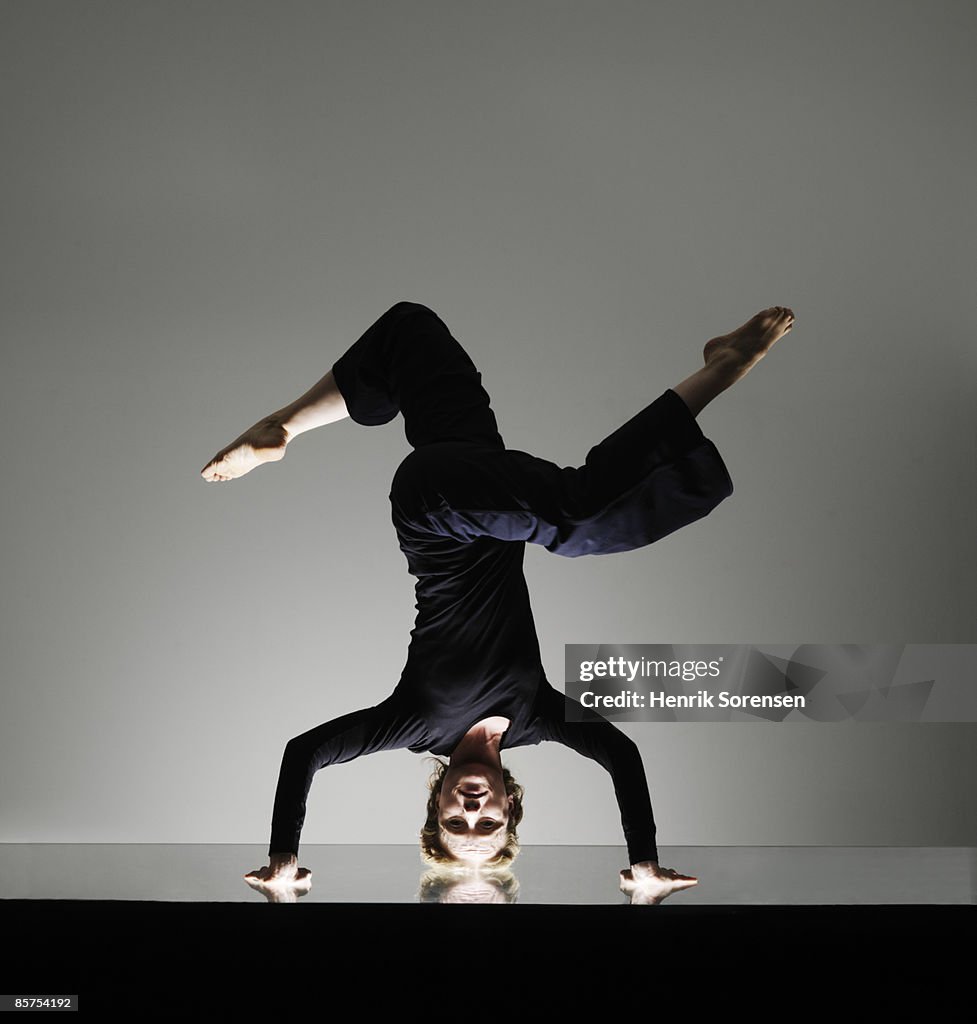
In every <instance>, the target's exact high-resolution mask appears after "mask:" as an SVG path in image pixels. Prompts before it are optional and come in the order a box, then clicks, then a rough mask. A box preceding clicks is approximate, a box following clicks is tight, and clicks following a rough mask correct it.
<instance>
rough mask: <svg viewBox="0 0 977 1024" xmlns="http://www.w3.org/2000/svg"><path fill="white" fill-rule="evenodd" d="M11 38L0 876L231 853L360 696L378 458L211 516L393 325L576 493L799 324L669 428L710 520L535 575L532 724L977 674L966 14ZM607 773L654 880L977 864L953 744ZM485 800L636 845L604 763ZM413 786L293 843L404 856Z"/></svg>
mask: <svg viewBox="0 0 977 1024" xmlns="http://www.w3.org/2000/svg"><path fill="white" fill-rule="evenodd" d="M0 13H2V21H3V26H2V32H0V67H2V68H3V72H2V76H3V77H2V81H3V88H2V89H0V104H2V108H0V109H2V118H3V138H4V156H3V160H2V161H0V175H2V185H3V191H2V194H3V225H2V232H0V237H2V261H3V262H2V267H0V270H2V274H0V289H2V303H0V317H2V344H3V372H2V374H0V394H2V402H0V424H2V437H3V438H4V442H5V443H4V449H3V466H4V474H3V488H2V491H0V526H2V538H3V545H2V591H0V601H2V606H0V610H2V616H0V630H2V635H0V639H2V664H0V669H2V701H3V709H2V716H0V806H2V811H0V840H2V841H6V842H27V841H32V842H46V841H50V842H55V841H56V842H66V841H81V842H85V841H88V842H93V841H100V842H113V841H118V842H255V843H263V842H265V840H266V838H267V834H268V823H269V820H270V814H271V804H272V797H273V794H274V787H275V782H276V779H277V773H278V764H279V759H280V756H281V750H282V747H283V746H284V743H285V741H286V740H287V739H288V738H289V737H290V736H292V735H295V734H297V733H299V732H302V731H304V730H305V729H307V728H310V727H311V726H313V725H315V724H317V723H319V722H321V721H324V720H326V719H328V718H331V717H334V716H336V715H338V714H342V713H345V712H346V711H350V710H353V709H355V708H357V707H360V706H364V705H366V704H372V703H375V702H376V701H377V700H379V699H381V698H382V697H384V696H386V694H387V693H388V692H389V691H390V690H391V689H392V687H393V686H394V684H395V683H396V681H397V678H398V676H399V673H400V669H401V667H402V664H403V659H404V655H405V652H406V645H407V640H408V631H409V629H410V626H411V624H412V619H413V607H412V596H413V591H412V580H411V578H410V577H409V576H408V575H407V573H406V571H405V569H406V567H405V564H404V562H403V559H402V556H401V554H400V552H399V550H398V549H397V545H396V539H395V536H394V533H393V530H392V528H391V526H390V524H389V519H388V507H387V500H386V496H387V492H388V488H389V481H390V477H391V475H392V473H393V470H394V469H395V467H396V465H397V463H398V461H399V459H400V458H401V457H402V456H403V455H404V454H405V453H406V451H407V450H408V449H407V446H406V442H405V440H404V438H403V431H402V428H401V426H400V421H397V422H396V423H394V424H392V425H391V426H390V427H388V428H387V429H376V430H367V429H364V428H361V427H357V426H356V425H355V424H353V423H351V422H350V421H345V422H343V423H340V424H335V425H333V426H331V427H327V428H325V429H323V430H320V431H317V432H313V433H310V434H308V435H305V436H303V437H301V438H300V439H299V440H298V441H296V442H295V444H294V445H293V446H291V447H290V449H289V452H288V456H287V458H286V459H285V460H284V461H283V462H281V463H279V464H277V465H272V466H266V467H262V468H261V469H259V470H257V471H256V472H254V473H252V474H251V475H250V476H248V477H247V478H245V479H242V480H239V481H236V482H234V483H232V484H226V485H212V484H205V483H203V482H202V481H201V479H200V477H199V475H198V473H199V470H200V468H201V467H202V466H203V465H204V463H205V462H206V461H207V460H208V459H209V458H210V456H211V455H212V454H213V453H214V452H215V451H217V450H218V449H219V448H220V447H222V446H223V445H224V444H225V443H227V442H228V441H230V440H231V439H232V438H233V437H235V436H237V434H238V433H240V431H241V430H243V429H244V428H245V427H247V426H248V425H250V424H251V423H252V422H253V421H254V420H256V419H257V418H259V417H260V416H262V415H264V414H266V413H268V412H271V411H272V410H274V409H276V408H278V407H280V406H282V405H284V404H286V403H287V402H289V401H291V400H292V399H293V398H295V397H297V396H298V395H299V394H300V393H302V392H303V391H305V390H306V389H307V388H308V387H309V386H310V385H311V384H312V383H313V382H314V381H315V380H317V379H318V378H319V377H320V376H321V375H322V374H323V373H324V372H325V371H326V370H327V369H328V368H329V367H330V366H331V365H332V362H333V361H334V360H335V358H336V357H337V356H338V355H339V354H341V352H342V351H343V350H344V349H345V348H346V346H347V345H349V344H350V343H351V342H352V341H353V340H355V339H356V338H357V337H358V336H359V335H360V333H362V331H363V330H364V329H365V328H366V327H367V326H368V325H369V324H370V323H371V322H372V321H373V320H374V319H375V318H376V317H377V316H378V315H379V314H380V313H381V312H383V310H385V309H386V308H387V307H388V306H390V305H391V304H392V303H393V302H396V301H398V300H400V299H410V300H414V301H419V302H424V303H426V304H427V305H430V306H432V307H433V308H434V309H436V310H437V311H438V312H439V313H440V315H441V316H442V317H443V318H444V319H445V320H446V321H447V323H448V324H449V325H450V326H451V328H452V330H453V331H454V333H455V334H456V336H457V337H458V338H459V339H460V340H461V341H462V342H463V343H464V344H465V345H466V347H467V348H468V349H469V351H470V352H471V353H472V355H473V357H474V358H475V360H476V362H477V363H478V365H479V367H480V369H481V370H482V373H483V378H484V382H485V384H486V386H487V387H488V389H489V392H490V393H491V394H492V396H493V400H494V406H495V409H496V411H497V414H498V416H499V420H500V423H501V426H502V431H503V434H504V436H505V438H506V441H507V443H508V444H509V446H510V447H513V448H521V449H524V450H530V451H533V452H535V453H537V454H540V455H543V456H545V457H547V458H550V459H552V460H553V461H556V462H558V463H560V464H564V465H570V464H573V465H576V464H579V463H580V462H581V461H582V460H583V456H584V454H585V453H586V450H587V449H588V448H589V447H590V446H591V445H592V444H593V443H595V442H596V441H598V440H600V439H601V438H602V437H604V436H605V435H606V434H607V433H609V432H610V431H611V430H612V429H614V428H615V427H616V426H617V425H618V424H619V423H620V422H622V421H623V419H625V418H627V417H628V416H630V415H631V414H632V413H633V412H635V411H637V409H638V408H640V407H641V406H642V405H644V404H645V403H647V402H648V401H650V400H652V399H653V398H655V397H657V395H659V394H660V393H661V391H662V390H664V388H665V387H669V386H672V385H674V384H675V383H677V382H678V381H679V380H681V379H682V378H683V377H685V376H687V375H688V374H689V373H690V372H691V371H692V370H693V369H694V368H695V367H696V366H697V365H698V364H699V363H700V361H701V347H702V344H703V343H704V341H705V340H706V339H708V338H710V337H712V336H713V335H715V334H717V333H720V332H724V331H727V330H730V329H732V328H734V327H736V326H738V325H739V324H741V323H742V322H743V321H744V320H746V319H747V318H748V317H749V316H750V315H752V314H753V313H754V312H756V311H757V310H758V309H761V308H763V307H765V306H769V305H774V304H785V305H789V306H791V307H792V308H793V309H794V311H795V313H796V315H797V326H796V327H795V329H794V330H793V332H791V334H789V335H788V336H787V338H786V339H785V340H784V341H783V342H782V343H781V344H780V345H778V346H777V348H776V349H775V350H774V352H773V353H772V354H771V356H770V357H769V358H768V359H767V360H765V361H764V363H762V364H761V365H760V366H759V367H758V369H757V370H756V371H755V372H754V373H753V374H752V375H751V376H750V377H748V378H747V379H746V380H744V381H743V382H742V383H741V384H739V385H737V386H736V387H735V388H734V389H733V390H731V391H729V392H727V393H726V394H725V395H723V396H722V397H721V398H719V399H718V400H717V401H716V402H715V403H713V404H712V405H710V406H709V407H708V408H707V409H706V410H705V412H704V413H703V414H702V416H701V418H700V423H701V425H702V427H703V429H704V430H705V432H706V434H707V435H708V436H709V437H711V438H712V439H713V440H714V441H715V442H716V443H717V445H718V446H719V448H720V451H721V452H722V453H723V456H724V458H725V459H726V462H727V465H728V467H729V469H730V472H731V474H732V476H733V479H734V483H735V486H736V492H735V494H734V496H733V497H732V498H731V499H730V500H729V501H727V502H725V503H724V504H723V505H722V506H720V508H719V509H718V510H717V511H716V512H715V513H713V515H712V516H710V517H708V518H707V519H705V520H703V521H701V522H700V523H698V524H695V525H694V526H692V527H690V528H689V529H688V530H686V531H682V532H681V533H679V534H675V535H673V536H672V537H670V538H667V539H666V540H664V541H662V542H661V543H660V544H657V545H655V546H654V547H652V548H649V549H645V550H642V551H639V552H635V553H633V554H629V555H617V556H611V557H608V558H605V559H591V560H586V559H582V560H564V559H558V558H555V557H553V556H550V555H548V554H547V553H546V552H545V551H543V550H540V549H530V550H529V551H527V557H526V564H527V576H528V578H529V583H530V587H531V591H532V594H533V599H534V608H535V613H536V618H537V624H538V628H539V633H540V641H541V646H542V651H543V657H544V663H545V665H546V667H547V671H548V673H549V675H550V678H551V679H552V680H553V681H554V683H555V684H556V685H560V683H561V680H562V658H563V644H564V643H567V642H577V643H592V642H617V643H653V642H664V643H671V642H675V643H792V642H797V643H802V642H821V643H834V642H857V643H902V642H906V643H938V642H974V640H975V635H974V614H975V610H977V595H975V583H974V565H975V564H977V563H975V555H977V550H975V548H977V541H975V534H974V531H973V524H974V511H975V504H977V502H975V489H977V462H975V437H977V431H975V420H974V411H973V410H974V386H973V380H974V370H975V363H977V356H975V346H974V336H975V327H977V310H975V305H974V302H973V281H974V267H975V239H977V230H975V228H977V224H975V219H977V218H975V208H974V201H973V192H972V186H973V181H972V175H973V162H974V156H975V138H974V122H973V117H972V111H973V102H974V98H975V66H974V62H973V60H972V59H971V58H972V45H971V41H972V39H973V32H974V29H975V27H977V25H975V21H977V17H975V9H974V7H973V5H972V4H969V3H964V2H960V3H956V2H938V3H926V4H923V3H907V2H885V3H877V2H873V3H869V2H856V3H851V2H826V0H819V2H818V3H817V4H814V3H811V4H798V3H783V2H778V3H773V2H770V3H766V2H752V3H720V2H710V3H694V2H693V3H689V2H682V3H651V2H648V3H626V2H621V0H615V2H607V0H601V2H600V3H597V2H593V3H555V2H549V0H546V2H543V0H533V2H521V3H504V2H496V3H491V4H485V3H472V2H437V3H436V2H428V0H425V2H415V3H390V2H387V3H376V2H373V3H363V2H358V3H356V4H355V5H354V4H353V3H343V4H336V3H312V2H307V3H300V2H286V3H281V2H276V3H271V2H260V3H257V2H233V3H232V2H216V0H211V2H206V3H203V2H201V3H190V2H185V3H174V2H154V3H144V2H132V0H126V2H121V0H119V2H93V0H85V2H58V3H52V2H44V0H30V2H27V0H23V2H9V0H7V2H4V3H2V4H0ZM367 612H369V614H367ZM624 728H625V729H626V731H627V732H628V733H629V734H630V735H632V736H633V737H634V738H635V740H636V741H638V742H639V743H640V745H641V748H642V751H643V753H644V756H645V760H646V765H647V772H648V777H649V781H650V785H651V790H652V797H653V801H654V804H655V809H656V814H657V817H658V819H659V826H660V840H661V842H662V844H663V845H664V846H668V845H671V844H741V845H750V844H805V843H839V844H889V843H892V844H918V845H940V844H973V843H975V842H977V811H975V807H974V802H973V800H972V790H973V785H974V781H975V777H977V759H975V753H974V751H975V743H974V740H975V728H977V727H975V726H970V725H955V726H951V725H946V726H936V725H930V726H920V725H903V726H898V725H878V726H865V725H858V726H851V725H849V726H831V725H809V726H808V725H793V726H768V725H760V724H757V725H752V724H718V725H698V726H697V725H652V724H644V725H642V724H633V725H627V726H625V727H624ZM509 762H510V764H511V765H512V767H513V768H514V769H515V770H517V771H518V773H519V775H520V776H521V777H522V779H523V781H524V782H525V783H526V784H527V791H528V799H527V817H526V820H525V824H524V827H523V830H522V831H523V837H524V840H525V841H526V842H528V843H618V844H620V843H621V842H622V838H621V833H620V826H619V822H618V817H617V809H616V806H615V804H614V800H613V794H612V791H611V787H610V780H609V778H608V777H607V776H606V775H605V774H604V773H603V772H602V771H601V770H600V769H599V768H597V767H596V766H595V765H593V764H591V763H589V762H587V761H585V760H584V759H582V758H579V757H578V756H577V755H575V754H573V753H571V752H569V751H565V750H563V749H562V748H560V747H557V746H555V745H553V744H544V745H542V746H540V747H536V748H529V749H520V750H515V751H513V752H512V753H511V755H510V757H509ZM425 777H426V767H425V765H424V763H423V762H422V761H421V760H420V759H419V758H417V757H415V756H414V755H411V754H409V753H407V752H403V751H401V752H391V753H384V754H378V755H375V756H374V757H371V758H366V759H363V760H361V761H358V762H355V763H353V764H348V765H343V766H338V767H335V768H332V769H329V770H327V771H324V772H322V773H320V774H319V775H318V776H317V778H316V781H315V783H314V786H313V791H312V797H311V800H310V807H309V818H308V824H307V828H306V832H305V835H304V840H305V841H306V842H410V841H411V839H412V837H413V836H414V835H415V834H416V830H417V828H418V826H419V824H420V817H421V811H422V803H423V792H422V786H423V780H424V778H425Z"/></svg>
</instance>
